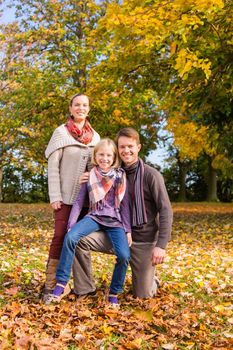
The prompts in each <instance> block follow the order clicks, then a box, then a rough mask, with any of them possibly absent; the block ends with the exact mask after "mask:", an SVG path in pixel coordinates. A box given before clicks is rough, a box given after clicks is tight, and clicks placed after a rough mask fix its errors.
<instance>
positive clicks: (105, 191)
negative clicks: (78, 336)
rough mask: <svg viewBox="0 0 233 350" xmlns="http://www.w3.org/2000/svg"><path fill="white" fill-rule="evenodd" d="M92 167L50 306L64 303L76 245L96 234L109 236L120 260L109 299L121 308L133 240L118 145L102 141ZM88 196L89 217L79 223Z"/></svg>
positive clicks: (73, 217)
mask: <svg viewBox="0 0 233 350" xmlns="http://www.w3.org/2000/svg"><path fill="white" fill-rule="evenodd" d="M92 163H93V165H94V168H93V169H92V170H91V171H90V176H89V180H88V182H87V183H84V184H82V187H81V189H80V192H79V194H78V196H77V199H76V201H75V203H74V205H73V207H72V210H71V213H70V217H69V221H68V230H69V229H70V231H69V232H68V233H67V235H66V236H65V239H64V243H63V248H62V252H61V256H60V261H59V264H58V268H57V273H56V280H57V284H56V287H55V289H54V291H53V293H52V294H51V296H50V299H49V302H51V301H57V302H59V301H60V300H61V297H62V294H63V293H64V289H65V286H66V285H67V283H68V281H69V278H70V274H71V268H72V264H73V260H74V254H75V248H76V245H77V243H78V241H79V240H80V239H81V238H82V237H84V236H87V235H89V234H90V233H91V232H93V231H99V230H104V231H105V232H106V234H107V235H108V237H109V239H110V240H111V242H112V245H113V249H114V252H115V254H116V256H117V260H116V264H115V267H114V272H113V276H112V281H111V285H110V291H109V297H108V301H109V302H110V304H112V305H113V306H116V305H118V299H117V294H119V293H120V292H122V289H123V284H124V280H125V275H126V271H127V267H128V262H129V258H130V250H129V246H130V245H131V243H132V237H131V225H130V214H129V203H128V195H127V188H126V175H125V172H124V170H123V169H121V168H119V158H118V152H117V148H116V145H115V143H114V142H113V141H112V140H110V139H103V140H101V141H100V142H99V143H98V144H97V145H96V146H95V148H94V151H93V155H92ZM87 193H88V196H89V211H88V214H87V215H86V216H85V217H84V218H83V219H82V220H80V221H79V222H77V219H78V217H79V215H80V212H81V210H82V207H83V205H84V202H85V198H86V195H87Z"/></svg>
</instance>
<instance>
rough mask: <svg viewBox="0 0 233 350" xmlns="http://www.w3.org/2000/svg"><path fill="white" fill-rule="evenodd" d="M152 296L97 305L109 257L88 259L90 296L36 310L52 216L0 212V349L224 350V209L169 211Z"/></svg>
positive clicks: (227, 300) (228, 338)
mask: <svg viewBox="0 0 233 350" xmlns="http://www.w3.org/2000/svg"><path fill="white" fill-rule="evenodd" d="M173 207H174V225H173V237H172V240H171V242H170V244H169V248H168V251H167V252H168V254H167V257H166V261H165V263H164V264H163V265H161V266H159V267H158V269H157V270H158V275H159V277H160V279H161V281H162V285H161V288H160V290H159V293H158V295H157V297H156V298H153V299H150V300H137V299H133V298H132V296H131V293H130V287H131V286H130V280H131V275H130V271H129V272H128V274H127V281H126V287H125V293H124V294H123V295H122V296H121V298H120V301H121V307H120V309H119V310H117V311H114V310H110V309H108V308H107V305H106V302H105V298H106V292H107V287H108V281H109V280H110V277H111V272H112V268H113V262H114V257H109V256H107V255H101V254H93V269H94V271H95V278H96V283H97V288H98V291H97V295H96V296H95V297H88V298H85V299H82V300H80V299H75V298H74V296H72V295H70V296H68V297H67V298H66V299H64V300H63V301H62V303H61V304H60V305H47V306H46V305H43V303H41V301H40V298H39V296H40V291H41V288H42V286H43V281H44V270H45V264H46V259H47V254H48V247H49V242H50V239H51V236H52V234H53V215H52V211H51V209H50V207H49V205H47V204H34V205H23V204H1V205H0V216H1V223H0V262H1V273H0V329H1V334H0V349H16V350H18V349H19V350H21V349H22V350H24V349H33V350H34V349H35V350H36V349H38V350H44V349H48V350H53V349H70V350H76V349H102V350H104V349H109V350H110V349H122V350H123V349H140V350H141V349H142V350H143V349H168V350H169V349H204V350H207V349H210V350H215V349H216V350H217V349H218V350H220V349H222V350H223V349H224V350H225V349H232V348H233V334H232V333H231V331H232V327H233V305H232V296H233V290H232V272H233V268H232V243H233V239H232V233H233V206H232V205H231V204H229V205H226V204H225V205H223V204H211V205H208V204H183V205H181V204H180V205H179V204H176V205H174V206H173Z"/></svg>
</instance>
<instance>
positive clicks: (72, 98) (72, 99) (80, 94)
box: [70, 92, 91, 106]
mask: <svg viewBox="0 0 233 350" xmlns="http://www.w3.org/2000/svg"><path fill="white" fill-rule="evenodd" d="M78 96H86V97H87V98H88V101H89V105H90V104H91V101H90V98H89V97H88V96H87V95H86V94H83V93H82V92H78V93H77V94H75V95H73V96H72V97H71V99H70V106H72V104H73V101H74V99H75V97H78Z"/></svg>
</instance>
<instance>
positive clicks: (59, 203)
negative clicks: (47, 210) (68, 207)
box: [51, 201, 62, 210]
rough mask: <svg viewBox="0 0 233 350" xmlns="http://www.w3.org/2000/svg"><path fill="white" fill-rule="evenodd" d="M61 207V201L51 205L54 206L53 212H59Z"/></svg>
mask: <svg viewBox="0 0 233 350" xmlns="http://www.w3.org/2000/svg"><path fill="white" fill-rule="evenodd" d="M61 205H62V202H61V201H57V202H53V203H51V206H52V208H53V210H59V209H61Z"/></svg>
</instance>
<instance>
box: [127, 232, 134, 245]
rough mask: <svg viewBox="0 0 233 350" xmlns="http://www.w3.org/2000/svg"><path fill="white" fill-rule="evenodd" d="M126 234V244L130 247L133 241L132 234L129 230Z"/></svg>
mask: <svg viewBox="0 0 233 350" xmlns="http://www.w3.org/2000/svg"><path fill="white" fill-rule="evenodd" d="M126 235H127V241H128V245H129V247H131V245H132V243H133V240H132V234H131V232H127V233H126Z"/></svg>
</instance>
